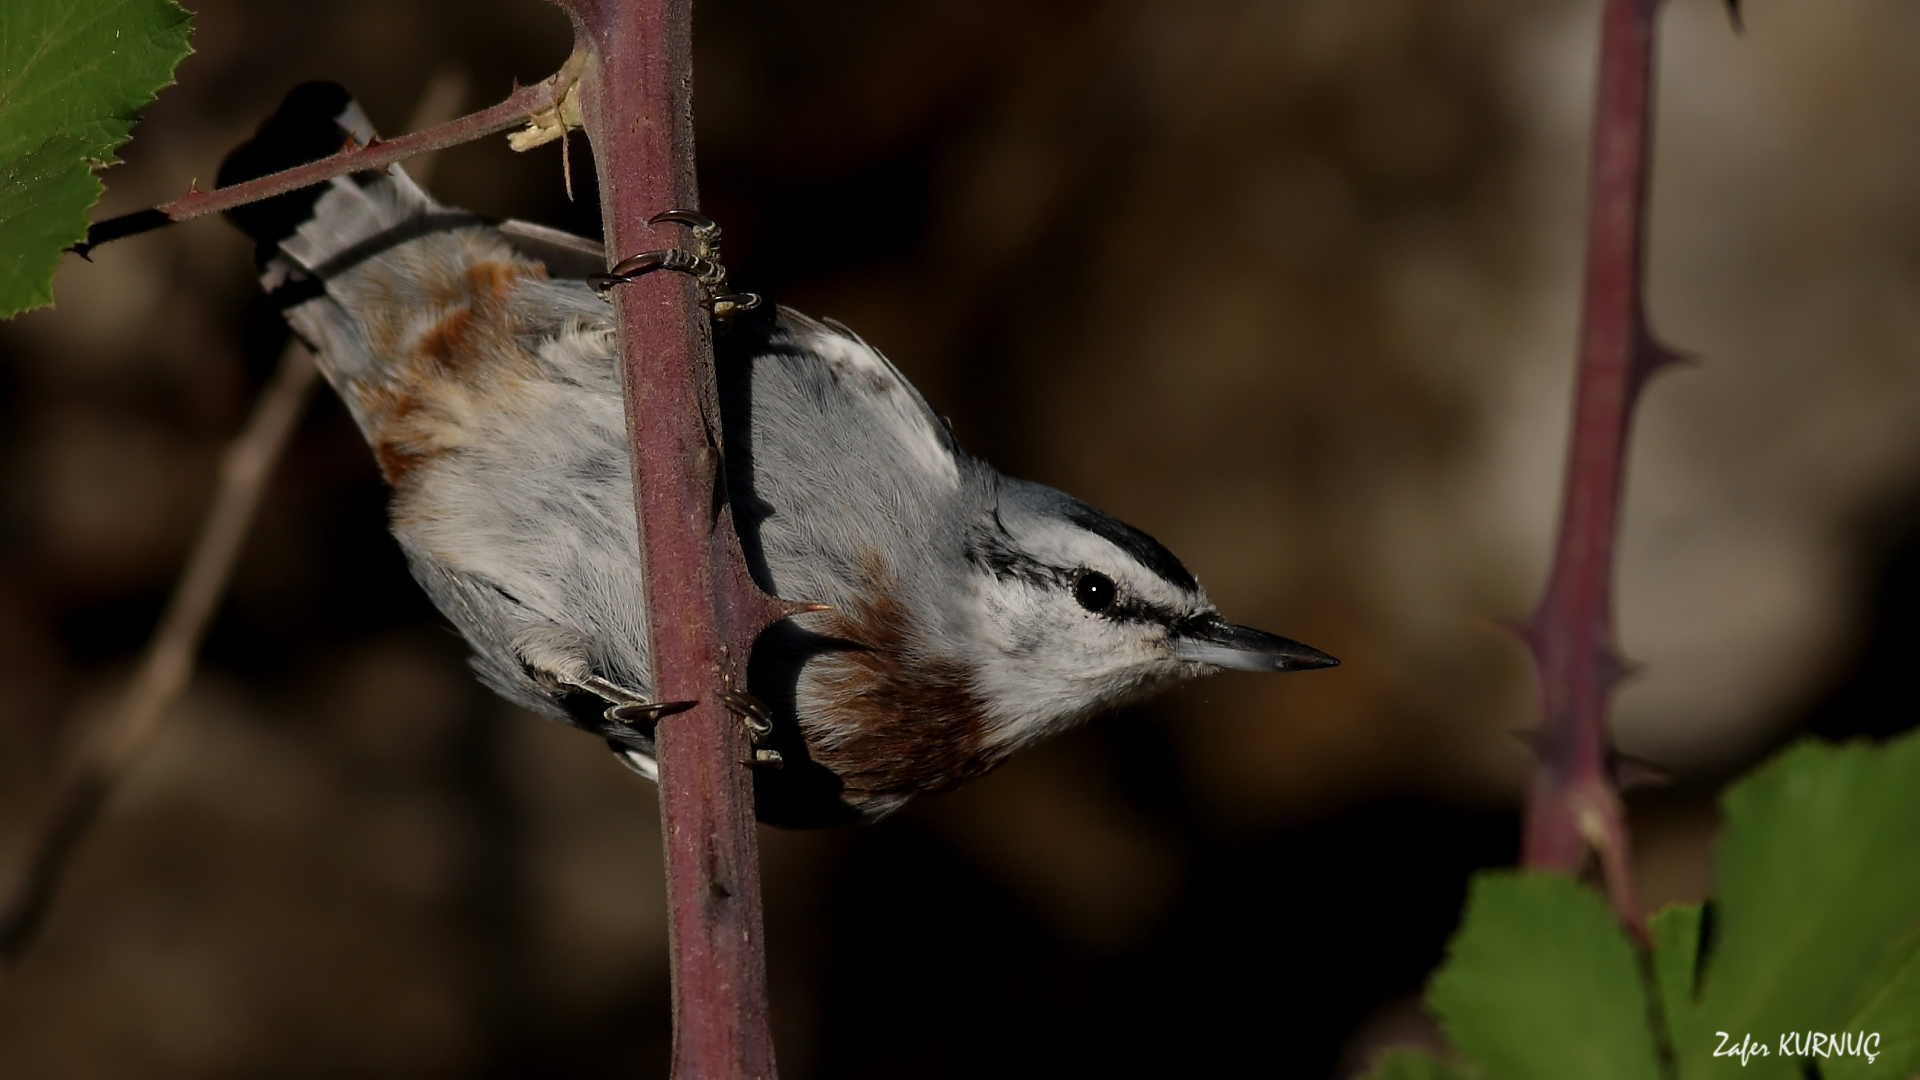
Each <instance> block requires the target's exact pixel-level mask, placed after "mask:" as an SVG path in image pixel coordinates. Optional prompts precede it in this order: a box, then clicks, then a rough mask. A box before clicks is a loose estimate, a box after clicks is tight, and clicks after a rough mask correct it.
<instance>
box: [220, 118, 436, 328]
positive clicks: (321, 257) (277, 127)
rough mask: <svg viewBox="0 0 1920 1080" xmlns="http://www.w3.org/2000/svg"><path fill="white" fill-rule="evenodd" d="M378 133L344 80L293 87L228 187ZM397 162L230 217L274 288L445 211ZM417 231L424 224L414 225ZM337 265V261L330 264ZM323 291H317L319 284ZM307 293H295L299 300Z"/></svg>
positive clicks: (229, 167) (225, 169) (232, 167)
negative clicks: (249, 239)
mask: <svg viewBox="0 0 1920 1080" xmlns="http://www.w3.org/2000/svg"><path fill="white" fill-rule="evenodd" d="M375 137H376V132H375V131H374V129H373V124H372V122H371V121H369V120H368V119H367V114H366V111H365V110H363V109H362V108H361V107H360V104H359V103H358V102H356V101H354V100H353V97H352V95H350V94H348V93H347V91H346V90H345V89H344V88H342V87H341V86H340V85H339V84H337V83H330V82H310V83H306V84H304V85H302V86H299V87H296V88H294V89H293V90H292V91H291V92H290V93H288V94H287V96H286V99H285V100H283V101H282V102H281V103H280V108H279V109H277V110H276V111H275V112H274V114H273V115H272V116H270V117H268V118H267V119H266V121H265V122H264V123H262V124H261V125H260V128H259V130H258V131H256V132H255V133H254V136H253V138H252V139H249V140H248V141H246V142H244V143H242V144H240V145H239V146H238V147H236V148H235V149H234V150H233V152H232V153H230V154H228V155H227V159H226V160H225V161H223V162H222V163H221V165H220V173H219V184H220V186H222V187H226V186H228V185H230V184H237V183H241V182H243V181H246V180H252V179H254V178H256V177H260V176H266V175H267V174H269V173H274V172H279V171H280V170H282V169H290V168H293V167H295V166H298V165H304V164H306V163H308V162H310V161H318V160H319V159H321V158H324V157H327V156H328V155H330V154H333V153H335V152H337V151H338V150H340V149H341V148H342V147H343V146H346V145H347V144H348V142H349V141H350V140H351V141H355V142H358V143H360V144H362V145H364V144H366V143H368V142H371V141H372V140H373V139H374V138H375ZM439 209H440V206H439V204H437V203H435V202H434V201H433V199H432V198H430V197H429V196H428V195H427V193H426V192H424V191H422V190H421V189H420V186H419V185H418V184H415V183H414V182H413V180H412V178H411V177H409V176H407V174H406V172H405V171H404V170H402V169H401V168H400V167H399V166H398V165H393V166H389V167H388V168H385V169H371V170H366V171H362V172H357V173H352V174H350V175H347V176H337V177H334V178H333V179H331V180H328V181H325V182H323V183H319V184H315V185H313V186H312V187H307V188H302V189H300V190H299V191H293V192H289V193H287V194H285V195H278V196H275V197H274V198H271V199H266V200H264V201H261V202H257V203H252V204H249V205H247V206H242V207H238V208H236V209H234V210H230V211H228V212H227V216H228V218H229V219H230V220H232V221H233V223H234V224H235V225H238V226H239V227H240V228H241V230H242V231H244V232H245V233H246V234H247V235H249V236H251V237H253V239H254V242H255V245H256V247H255V250H254V261H255V263H256V264H257V265H258V266H259V267H260V270H261V273H262V276H263V278H265V284H266V285H267V287H268V289H269V291H275V290H278V289H280V288H282V287H283V286H285V285H287V284H288V283H289V282H291V281H299V280H302V279H307V278H311V277H318V278H324V277H327V276H329V275H328V274H327V273H326V271H328V270H337V269H343V268H344V267H340V266H339V265H338V264H339V263H340V262H341V261H342V260H341V257H342V256H343V255H348V254H349V253H352V252H355V250H356V249H360V248H364V247H365V246H367V245H368V244H369V242H371V241H374V240H375V239H376V238H380V237H383V236H386V235H388V234H389V233H392V232H393V231H394V230H405V229H406V227H407V226H408V225H409V224H410V223H412V222H414V221H416V220H417V219H419V218H421V217H423V216H427V215H431V214H433V213H434V212H435V211H437V210H439ZM414 234H415V235H418V232H417V230H415V231H414ZM330 264H333V265H330ZM315 291H316V292H317V290H315ZM304 298H305V297H304V296H300V297H290V298H285V299H290V300H292V301H293V302H298V300H300V299H304Z"/></svg>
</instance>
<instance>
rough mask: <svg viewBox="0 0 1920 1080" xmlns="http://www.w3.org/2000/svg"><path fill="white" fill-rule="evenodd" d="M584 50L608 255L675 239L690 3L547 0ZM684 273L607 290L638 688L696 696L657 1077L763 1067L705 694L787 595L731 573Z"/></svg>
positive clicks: (686, 114) (761, 989) (696, 329)
mask: <svg viewBox="0 0 1920 1080" xmlns="http://www.w3.org/2000/svg"><path fill="white" fill-rule="evenodd" d="M559 3H560V4H561V6H562V7H563V8H565V9H566V10H567V11H568V13H569V14H570V15H571V16H572V17H573V21H574V28H575V33H576V36H577V39H578V41H579V43H580V44H579V47H578V49H577V51H578V52H579V53H581V54H583V55H584V57H585V63H584V66H583V68H582V76H581V99H580V100H581V115H582V118H583V120H584V122H585V125H586V131H587V136H588V138H589V139H590V140H591V141H592V143H593V148H594V161H595V164H596V166H597V168H598V171H599V178H600V193H601V217H602V221H603V223H604V226H605V231H606V248H607V253H608V261H609V262H610V263H611V262H617V261H618V260H619V259H620V258H622V257H624V256H627V255H633V254H636V253H638V252H641V251H646V250H651V249H656V248H664V247H675V246H679V247H685V246H688V245H689V243H690V238H689V237H688V236H687V235H686V234H685V233H684V232H683V231H682V230H681V227H680V226H677V225H673V226H667V225H663V226H661V227H659V228H657V229H656V228H654V227H651V226H649V225H648V224H647V222H648V220H649V219H650V218H652V217H653V216H654V215H656V214H659V213H660V212H662V211H664V210H670V209H677V208H686V209H694V208H697V207H698V205H699V201H698V199H699V194H698V189H697V186H696V181H695V175H694V163H693V115H692V16H693V12H692V3H691V0H559ZM699 300H700V297H699V294H698V291H697V286H696V284H695V282H694V280H693V279H692V278H690V277H688V276H686V275H683V274H673V273H659V274H649V275H646V276H644V277H641V278H639V279H637V280H635V281H633V282H632V283H630V284H626V285H622V286H619V287H618V288H616V289H615V290H614V311H615V313H616V316H617V318H618V324H619V327H620V348H621V355H622V358H623V364H624V368H623V370H624V372H625V391H626V403H627V432H628V437H629V439H630V440H631V447H632V454H633V482H634V506H635V508H636V510H637V511H638V517H639V523H638V526H639V530H640V546H641V551H642V553H643V555H644V558H645V564H646V571H647V574H646V577H647V613H648V618H649V628H650V631H649V632H650V634H651V650H652V651H651V655H652V660H653V671H654V690H655V694H656V695H657V696H658V698H659V699H660V700H663V701H695V702H698V704H697V705H695V706H694V707H693V708H692V709H690V710H688V711H686V712H683V713H679V714H676V715H674V716H672V717H669V718H668V719H666V720H664V721H662V722H661V725H660V728H659V732H658V750H659V753H658V760H659V764H660V810H661V820H662V832H663V833H664V841H665V846H666V883H667V902H668V948H669V953H670V958H669V960H670V963H671V966H672V974H673V1012H674V1021H673V1075H674V1076H675V1077H679V1078H684V1080H717V1078H723V1077H728V1078H731V1077H772V1076H774V1055H773V1042H772V1037H771V1033H770V1031H769V1028H768V1023H767V993H766V962H765V958H764V956H763V953H762V946H761V941H762V926H761V914H760V862H759V850H758V838H757V836H756V834H755V816H754V805H753V782H752V777H751V775H750V774H749V771H748V769H747V768H746V766H745V765H744V762H745V761H746V759H747V757H748V755H749V754H750V752H751V750H750V747H749V746H748V743H747V739H746V736H745V730H744V728H743V726H742V723H741V720H740V718H739V717H737V716H735V715H733V714H732V713H731V712H729V711H728V709H727V707H726V705H725V704H724V703H723V701H722V699H721V695H722V693H723V692H724V691H725V690H726V688H727V687H729V686H738V687H742V688H744V686H745V683H746V662H747V656H748V652H749V650H750V649H751V648H752V646H753V641H754V639H755V638H756V637H758V636H759V633H760V631H761V630H763V629H764V628H765V627H766V626H767V625H768V624H769V623H771V622H772V621H773V620H775V619H777V618H779V617H781V616H782V615H785V614H788V613H790V612H791V611H793V610H796V608H795V607H793V606H791V605H782V604H780V603H779V602H777V601H774V600H773V599H771V598H770V597H767V596H765V595H764V594H762V593H761V592H760V591H759V590H758V589H757V588H756V587H755V586H754V584H753V582H752V579H751V578H750V577H749V576H748V574H747V572H746V570H745V566H744V563H743V562H742V560H741V557H740V549H739V541H738V538H737V537H736V536H735V535H734V531H733V526H732V522H731V518H730V517H729V515H728V513H727V510H726V501H725V491H724V473H723V470H722V468H721V460H720V414H719V404H718V399H717V397H716V392H715V388H714V379H713V342H712V337H711V331H710V327H709V322H708V318H707V315H706V312H705V311H704V310H703V309H702V307H701V306H700V303H699Z"/></svg>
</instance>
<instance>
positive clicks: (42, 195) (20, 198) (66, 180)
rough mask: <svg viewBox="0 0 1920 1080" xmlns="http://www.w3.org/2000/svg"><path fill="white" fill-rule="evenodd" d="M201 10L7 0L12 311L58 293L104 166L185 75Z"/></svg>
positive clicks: (138, 0) (4, 239)
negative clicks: (57, 271)
mask: <svg viewBox="0 0 1920 1080" xmlns="http://www.w3.org/2000/svg"><path fill="white" fill-rule="evenodd" d="M189 19H190V16H189V15H188V14H187V12H186V11H185V10H184V9H182V8H181V7H180V5H179V4H176V3H174V2H173V0H4V2H0V252H5V253H6V257H5V258H4V259H0V318H5V317H7V316H10V315H14V314H17V313H19V312H21V311H25V310H26V309H28V308H32V307H39V306H41V305H43V304H47V303H51V302H52V300H53V271H54V267H55V265H56V264H57V263H58V262H59V259H60V252H61V251H62V250H63V249H65V248H66V247H68V246H70V245H72V244H74V243H76V242H78V241H80V240H82V239H84V238H85V237H86V235H87V213H88V211H89V210H91V209H92V207H93V204H94V202H95V201H96V200H98V199H99V197H100V182H99V181H98V180H96V179H94V177H93V170H94V169H96V168H100V167H103V166H106V165H110V164H112V163H113V162H114V160H115V159H114V152H115V151H116V150H118V149H119V148H120V144H121V143H124V142H126V141H127V136H128V134H129V133H130V132H131V131H132V130H133V122H134V119H135V116H136V114H137V113H138V112H139V110H140V108H141V106H143V105H145V104H146V103H147V102H149V101H152V100H153V95H154V94H155V92H157V91H158V90H159V89H160V88H161V87H163V86H165V85H167V84H168V83H169V82H171V81H173V69H174V67H175V65H177V64H178V63H179V62H180V60H181V59H182V58H183V57H185V56H186V55H187V53H188V52H189V49H188V47H187V32H188V23H189Z"/></svg>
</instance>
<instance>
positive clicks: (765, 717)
mask: <svg viewBox="0 0 1920 1080" xmlns="http://www.w3.org/2000/svg"><path fill="white" fill-rule="evenodd" d="M720 700H722V701H724V702H726V704H727V708H728V709H729V710H731V711H732V712H733V713H734V714H735V715H737V716H738V717H740V723H741V724H742V725H743V726H744V727H745V728H746V729H747V741H748V742H749V743H752V744H753V757H752V759H751V760H749V761H748V762H747V764H748V765H751V766H752V767H754V768H756V769H778V768H780V767H781V766H783V765H785V764H786V763H787V761H786V759H785V758H783V757H781V756H780V751H778V750H769V749H766V742H767V739H768V738H769V737H770V736H772V735H773V710H772V709H769V708H767V705H766V702H764V701H761V700H760V699H759V698H757V697H754V696H753V695H752V694H749V693H747V692H746V691H744V690H735V689H734V688H732V687H727V688H726V689H725V690H724V691H722V692H721V694H720Z"/></svg>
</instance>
